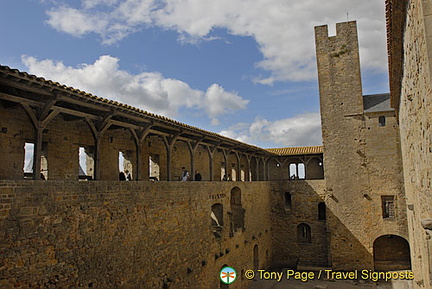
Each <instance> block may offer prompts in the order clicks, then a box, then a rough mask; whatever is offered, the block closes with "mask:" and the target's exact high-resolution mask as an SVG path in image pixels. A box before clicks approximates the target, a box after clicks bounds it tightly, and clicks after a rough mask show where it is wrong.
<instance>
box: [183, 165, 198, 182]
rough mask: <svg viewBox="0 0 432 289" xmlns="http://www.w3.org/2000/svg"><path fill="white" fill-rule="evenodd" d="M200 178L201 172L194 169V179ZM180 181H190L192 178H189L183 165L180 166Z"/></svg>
mask: <svg viewBox="0 0 432 289" xmlns="http://www.w3.org/2000/svg"><path fill="white" fill-rule="evenodd" d="M201 180H202V176H201V174H200V173H199V172H198V170H195V178H194V181H201ZM181 181H182V182H187V181H192V179H191V178H190V175H189V172H188V170H187V169H186V168H185V167H182V173H181Z"/></svg>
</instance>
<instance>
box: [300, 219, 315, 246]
mask: <svg viewBox="0 0 432 289" xmlns="http://www.w3.org/2000/svg"><path fill="white" fill-rule="evenodd" d="M297 242H298V243H311V242H312V238H311V227H310V226H309V225H308V224H305V223H301V224H299V225H298V226H297Z"/></svg>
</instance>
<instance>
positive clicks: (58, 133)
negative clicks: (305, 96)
mask: <svg viewBox="0 0 432 289" xmlns="http://www.w3.org/2000/svg"><path fill="white" fill-rule="evenodd" d="M426 4H427V3H426V1H420V0H419V1H411V2H409V3H408V4H407V3H406V2H405V1H396V0H394V1H390V0H389V1H387V21H388V29H389V59H390V83H391V93H390V94H377V95H363V93H362V87H361V76H360V64H359V51H358V40H357V29H356V24H355V22H347V23H340V24H337V29H336V31H337V34H336V35H335V36H329V35H328V31H327V27H326V26H319V27H316V28H315V37H316V53H317V64H318V77H319V88H320V101H321V118H322V119H321V122H322V135H323V146H316V147H300V148H275V149H262V148H258V147H255V146H252V145H248V144H245V143H241V142H238V141H236V140H232V139H229V138H226V137H223V136H220V135H218V134H215V133H212V132H208V131H204V130H201V129H199V128H196V127H191V126H188V125H186V124H182V123H179V122H177V121H174V120H170V119H168V118H165V117H163V116H158V115H154V114H151V113H148V112H145V111H142V110H139V109H136V108H133V107H130V106H128V105H125V104H121V103H117V102H113V101H110V100H107V99H103V98H100V97H96V96H93V95H91V94H87V93H85V92H82V91H79V90H76V89H74V88H70V87H66V86H62V85H61V84H58V83H55V82H52V81H49V80H45V79H43V78H38V77H36V76H33V75H29V74H27V73H25V72H20V71H18V70H14V69H10V68H9V67H6V66H0V147H1V148H2V151H1V152H0V162H1V164H2V165H1V166H0V196H1V199H0V251H1V256H0V258H1V266H0V287H2V288H20V287H21V288H28V287H46V288H65V287H74V288H237V289H242V288H246V287H247V286H248V284H249V283H250V280H247V279H246V278H245V277H244V272H245V271H246V270H250V269H252V270H257V269H266V268H268V267H289V268H296V269H299V270H300V269H302V268H309V267H311V266H312V267H313V266H319V267H328V268H333V269H334V270H354V269H369V270H384V271H387V270H405V269H407V270H408V269H411V268H412V269H413V270H414V275H415V279H414V286H415V287H416V288H430V286H431V281H430V280H431V279H430V278H431V275H432V274H431V271H430V270H431V267H432V266H431V240H430V230H431V228H430V227H429V226H431V223H432V222H430V218H431V204H432V200H431V194H430V175H429V171H430V164H429V159H430V158H429V154H430V153H431V150H430V149H429V148H430V143H429V140H430V139H431V138H430V130H429V122H430V116H431V115H430V110H429V105H428V98H429V94H430V92H431V89H430V77H431V73H430V63H429V57H428V55H429V54H430V53H431V52H430V51H432V50H431V49H428V47H429V44H430V43H429V42H430V41H431V40H430V37H429V32H430V31H429V30H431V29H430V25H429V24H430V23H429V21H430V19H429V18H430V13H429V9H430V6H429V5H426ZM402 39H403V41H401V40H402ZM402 60H403V61H402ZM183 167H184V168H185V170H187V171H188V174H189V181H187V182H182V181H181V180H182V178H183V177H184V170H183V169H182V168H183ZM196 172H197V173H199V174H200V175H201V179H202V180H201V181H197V180H196V181H195V179H196ZM121 173H125V176H126V175H128V176H130V179H129V181H124V180H123V177H122V176H121ZM126 179H127V178H126ZM227 265H228V266H231V267H233V268H235V269H236V270H237V273H238V280H236V282H235V283H233V284H232V285H229V286H228V285H226V284H223V283H222V282H221V281H220V279H219V271H220V270H221V268H223V267H224V266H227Z"/></svg>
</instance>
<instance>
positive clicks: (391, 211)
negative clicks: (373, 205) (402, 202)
mask: <svg viewBox="0 0 432 289" xmlns="http://www.w3.org/2000/svg"><path fill="white" fill-rule="evenodd" d="M381 204H382V214H383V218H384V219H389V218H394V217H395V202H394V196H382V197H381Z"/></svg>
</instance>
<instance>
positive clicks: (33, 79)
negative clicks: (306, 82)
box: [0, 65, 267, 152]
mask: <svg viewBox="0 0 432 289" xmlns="http://www.w3.org/2000/svg"><path fill="white" fill-rule="evenodd" d="M2 73H3V74H6V75H7V76H13V77H16V78H18V79H20V80H24V81H29V82H30V83H33V84H38V85H39V87H40V88H47V89H48V90H55V89H58V90H61V91H63V92H66V93H68V94H70V95H74V96H78V97H80V98H83V100H85V101H89V100H93V101H94V102H95V103H97V104H99V105H108V106H112V107H113V108H114V109H122V111H124V112H127V113H130V114H138V115H141V116H142V117H144V118H147V119H150V120H152V119H153V120H157V121H160V122H165V123H167V124H170V125H172V126H174V127H181V128H183V129H186V130H190V131H195V132H197V133H204V134H206V135H208V136H213V137H215V138H217V139H220V140H224V141H227V142H230V143H237V144H241V145H243V146H247V147H249V148H251V149H253V150H257V151H264V152H266V151H267V150H266V149H263V148H260V147H257V146H254V145H250V144H246V143H243V142H240V141H237V140H234V139H231V138H228V137H225V136H222V135H220V134H217V133H214V132H210V131H206V130H203V129H200V128H197V127H194V126H190V125H187V124H184V123H181V122H179V121H176V120H173V119H169V118H167V117H165V116H162V115H157V114H154V113H150V112H147V111H144V110H142V109H139V108H136V107H133V106H130V105H127V104H124V103H120V102H117V101H114V100H109V99H106V98H102V97H98V96H95V95H93V94H91V93H87V92H85V91H82V90H79V89H76V88H73V87H69V86H66V85H63V84H60V83H58V82H55V81H52V80H46V79H45V78H43V77H38V76H36V75H32V74H29V73H27V72H23V71H20V70H18V69H12V68H10V67H8V66H4V65H0V75H1V74H2Z"/></svg>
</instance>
